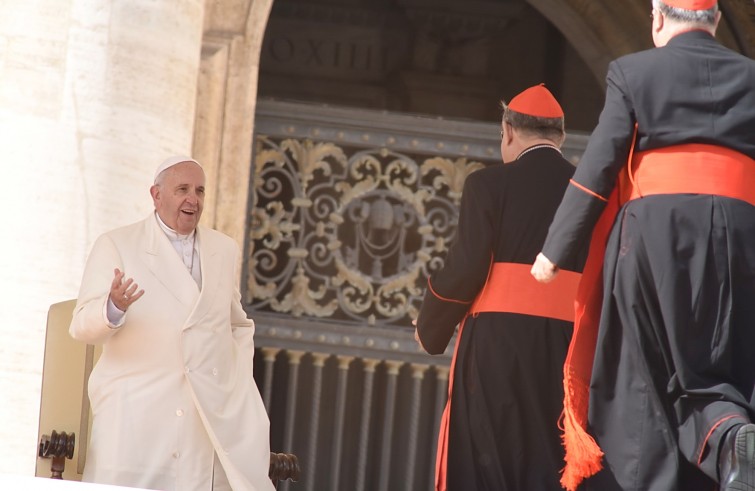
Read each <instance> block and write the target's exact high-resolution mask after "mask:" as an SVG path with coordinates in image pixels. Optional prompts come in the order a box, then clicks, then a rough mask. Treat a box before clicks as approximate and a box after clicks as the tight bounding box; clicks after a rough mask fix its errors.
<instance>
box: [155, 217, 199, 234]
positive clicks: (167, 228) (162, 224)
mask: <svg viewBox="0 0 755 491" xmlns="http://www.w3.org/2000/svg"><path fill="white" fill-rule="evenodd" d="M155 218H157V223H158V224H159V225H160V228H161V229H163V232H165V235H167V236H168V238H169V239H170V240H171V241H180V240H187V239H193V238H194V235H195V234H196V233H197V229H194V230H192V231H191V233H190V234H186V235H181V234H179V233H178V232H176V231H175V230H173V229H172V228H170V227H169V226H167V225H165V222H163V221H162V219H161V218H160V215H159V214H158V213H157V211H155Z"/></svg>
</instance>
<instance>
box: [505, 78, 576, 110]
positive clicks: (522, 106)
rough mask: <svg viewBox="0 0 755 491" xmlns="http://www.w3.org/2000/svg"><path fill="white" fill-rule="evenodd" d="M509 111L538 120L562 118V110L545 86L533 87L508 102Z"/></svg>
mask: <svg viewBox="0 0 755 491" xmlns="http://www.w3.org/2000/svg"><path fill="white" fill-rule="evenodd" d="M509 109H511V110H512V111H516V112H518V113H519V114H526V115H527V116H535V117H538V118H563V117H564V110H563V109H561V105H560V104H559V103H558V101H557V100H556V98H555V97H553V94H551V92H550V91H549V90H548V89H546V88H545V84H540V85H535V86H534V87H530V88H529V89H526V90H525V91H523V92H521V93H520V94H519V95H517V96H515V97H514V98H513V99H511V102H509Z"/></svg>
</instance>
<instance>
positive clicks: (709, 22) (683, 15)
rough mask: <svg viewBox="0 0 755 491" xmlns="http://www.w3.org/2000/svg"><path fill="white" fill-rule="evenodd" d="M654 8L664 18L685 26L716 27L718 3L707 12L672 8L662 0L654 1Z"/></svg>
mask: <svg viewBox="0 0 755 491" xmlns="http://www.w3.org/2000/svg"><path fill="white" fill-rule="evenodd" d="M653 8H654V9H656V10H659V11H660V12H661V13H662V14H663V15H664V17H668V18H669V19H670V20H673V21H676V22H681V23H684V24H694V25H696V26H701V27H707V28H711V27H715V25H716V14H717V13H718V2H716V4H715V5H713V7H711V8H709V9H707V10H690V9H683V8H679V7H671V6H669V5H666V4H665V3H663V1H662V0H653Z"/></svg>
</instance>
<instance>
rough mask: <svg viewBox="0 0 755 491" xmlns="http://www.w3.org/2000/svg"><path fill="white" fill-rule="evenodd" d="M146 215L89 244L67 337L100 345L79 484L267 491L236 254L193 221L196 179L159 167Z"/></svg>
mask: <svg viewBox="0 0 755 491" xmlns="http://www.w3.org/2000/svg"><path fill="white" fill-rule="evenodd" d="M150 193H151V195H152V199H153V201H154V204H155V212H154V213H151V214H150V215H149V216H148V217H147V218H145V219H144V220H142V221H140V222H137V223H134V224H132V225H128V226H126V227H122V228H119V229H116V230H113V231H111V232H108V233H106V234H104V235H102V236H101V237H99V238H98V239H97V241H96V242H95V244H94V247H93V248H92V251H91V253H90V255H89V258H88V260H87V264H86V268H85V271H84V277H83V279H82V282H81V289H80V292H79V297H78V303H77V305H76V309H75V310H74V316H73V321H72V322H71V327H70V333H71V336H73V337H74V338H75V339H78V340H80V341H83V342H86V343H90V344H102V355H101V357H100V359H99V361H98V362H97V365H96V366H95V367H94V369H93V371H92V374H91V377H90V379H89V398H90V400H91V407H92V412H93V415H94V419H93V423H92V436H91V442H90V445H89V450H88V454H87V461H86V467H85V469H84V478H83V480H84V481H89V482H97V483H103V484H116V485H121V486H132V487H139V488H146V489H159V490H165V491H221V490H222V491H227V490H233V491H270V490H272V489H273V485H272V482H271V481H270V480H269V479H268V477H267V474H268V466H269V462H270V444H269V420H268V416H267V413H266V412H265V408H264V405H263V403H262V399H261V397H260V394H259V391H258V389H257V386H256V385H255V382H254V380H253V378H252V361H253V356H254V342H253V339H252V338H253V335H254V322H253V321H252V320H250V319H247V317H246V314H245V312H244V310H243V309H242V307H241V295H240V293H239V288H238V283H237V278H238V276H237V268H236V264H237V259H238V254H239V248H238V246H237V244H236V243H235V242H234V241H233V240H232V239H231V238H230V237H227V236H226V235H224V234H221V233H220V232H217V231H215V230H212V229H208V228H205V227H203V226H201V225H199V217H200V216H201V214H202V205H203V201H204V193H205V176H204V171H203V170H202V167H201V166H200V165H199V163H198V162H197V161H195V160H193V159H191V158H188V157H173V158H171V159H168V160H166V161H165V162H163V164H162V165H160V167H159V168H158V169H157V172H156V173H155V183H154V185H153V186H152V187H151V188H150Z"/></svg>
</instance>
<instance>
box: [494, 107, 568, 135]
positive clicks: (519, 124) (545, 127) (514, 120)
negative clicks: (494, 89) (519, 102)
mask: <svg viewBox="0 0 755 491" xmlns="http://www.w3.org/2000/svg"><path fill="white" fill-rule="evenodd" d="M501 105H502V106H503V121H504V122H505V123H508V124H510V125H511V126H513V127H514V128H516V129H517V130H519V131H521V132H524V133H526V134H529V135H531V136H536V137H539V138H546V139H548V140H552V141H554V142H560V141H562V140H563V138H564V136H565V134H566V132H565V130H564V118H541V117H539V116H530V115H528V114H522V113H518V112H516V111H513V110H511V109H509V106H508V105H506V104H503V103H501Z"/></svg>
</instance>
